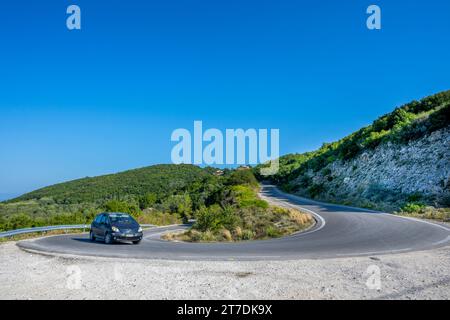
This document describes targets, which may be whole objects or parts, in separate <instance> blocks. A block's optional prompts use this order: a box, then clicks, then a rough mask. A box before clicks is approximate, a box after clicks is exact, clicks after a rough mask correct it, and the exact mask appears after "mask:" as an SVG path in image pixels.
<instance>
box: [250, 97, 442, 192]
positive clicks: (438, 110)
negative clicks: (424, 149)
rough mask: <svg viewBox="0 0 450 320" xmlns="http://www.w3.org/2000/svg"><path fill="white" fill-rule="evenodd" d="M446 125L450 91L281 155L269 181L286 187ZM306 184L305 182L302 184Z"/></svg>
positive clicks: (256, 171) (409, 104)
mask: <svg viewBox="0 0 450 320" xmlns="http://www.w3.org/2000/svg"><path fill="white" fill-rule="evenodd" d="M449 124H450V90H448V91H444V92H441V93H438V94H435V95H432V96H429V97H426V98H424V99H422V100H420V101H412V102H410V103H408V104H405V105H403V106H401V107H398V108H396V109H395V110H394V111H392V112H390V113H388V114H385V115H383V116H381V117H379V118H378V119H376V120H375V121H374V122H373V123H372V124H371V125H369V126H367V127H364V128H362V129H360V130H358V131H356V132H354V133H352V134H350V135H348V136H346V137H344V138H342V139H341V140H339V141H336V142H332V143H324V144H323V145H322V147H321V148H320V149H318V150H316V151H312V152H306V153H302V154H288V155H285V156H282V157H280V159H279V160H280V170H279V172H278V174H276V175H274V176H271V177H270V178H269V180H271V181H272V182H275V183H277V184H287V183H289V182H290V181H292V180H293V179H295V178H297V177H299V176H301V175H302V174H303V173H304V172H306V171H308V170H312V171H313V172H318V171H320V170H322V169H323V168H325V167H326V166H327V165H328V164H330V163H332V162H334V161H336V160H342V161H348V160H351V159H352V158H354V157H355V156H357V155H358V154H360V153H362V152H364V151H365V150H370V149H374V148H376V147H377V146H378V145H380V144H381V143H385V142H388V141H390V142H392V143H396V144H405V143H407V142H409V141H411V140H415V139H419V138H420V137H423V136H424V135H427V134H430V133H431V132H433V131H436V130H439V129H441V128H444V127H446V126H448V125H449ZM260 168H261V166H257V167H256V168H255V174H258V173H259V169H260ZM259 178H261V179H262V178H263V177H259ZM306 184H308V181H305V185H306Z"/></svg>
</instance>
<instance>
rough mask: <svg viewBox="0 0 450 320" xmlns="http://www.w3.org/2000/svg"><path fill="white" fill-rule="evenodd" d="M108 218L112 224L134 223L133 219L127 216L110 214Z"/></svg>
mask: <svg viewBox="0 0 450 320" xmlns="http://www.w3.org/2000/svg"><path fill="white" fill-rule="evenodd" d="M109 218H110V219H111V222H112V223H121V224H122V223H126V224H132V223H134V219H133V218H132V217H130V216H129V215H127V214H110V215H109Z"/></svg>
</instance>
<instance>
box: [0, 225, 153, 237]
mask: <svg viewBox="0 0 450 320" xmlns="http://www.w3.org/2000/svg"><path fill="white" fill-rule="evenodd" d="M141 227H143V228H147V227H155V225H153V224H141ZM90 228H91V225H90V224H69V225H58V226H47V227H34V228H23V229H16V230H10V231H4V232H0V238H7V237H13V236H17V235H20V234H25V233H35V232H47V231H54V230H70V229H90Z"/></svg>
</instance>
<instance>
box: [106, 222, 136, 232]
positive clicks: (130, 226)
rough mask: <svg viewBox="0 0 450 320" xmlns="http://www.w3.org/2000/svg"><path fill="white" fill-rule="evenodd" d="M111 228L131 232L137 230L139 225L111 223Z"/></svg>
mask: <svg viewBox="0 0 450 320" xmlns="http://www.w3.org/2000/svg"><path fill="white" fill-rule="evenodd" d="M112 226H113V227H116V228H119V229H120V230H122V229H124V230H125V229H133V230H137V229H139V224H138V223H113V224H112Z"/></svg>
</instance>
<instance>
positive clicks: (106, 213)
mask: <svg viewBox="0 0 450 320" xmlns="http://www.w3.org/2000/svg"><path fill="white" fill-rule="evenodd" d="M101 214H104V215H107V216H109V215H112V214H124V215H127V216H129V214H128V213H125V212H102V213H99V214H98V215H101Z"/></svg>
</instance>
